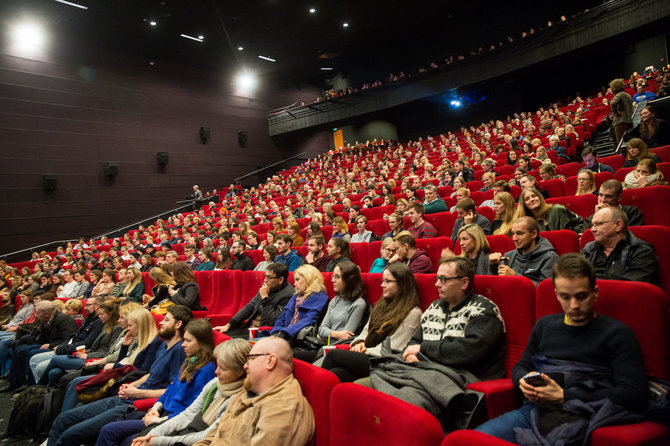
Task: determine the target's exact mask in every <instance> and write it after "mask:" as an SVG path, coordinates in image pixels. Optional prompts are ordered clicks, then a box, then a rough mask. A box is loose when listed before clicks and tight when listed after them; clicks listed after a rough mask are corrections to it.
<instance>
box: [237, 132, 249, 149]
mask: <svg viewBox="0 0 670 446" xmlns="http://www.w3.org/2000/svg"><path fill="white" fill-rule="evenodd" d="M237 142H238V143H239V144H240V147H246V146H247V132H246V131H245V130H241V131H239V132H237Z"/></svg>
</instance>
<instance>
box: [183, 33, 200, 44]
mask: <svg viewBox="0 0 670 446" xmlns="http://www.w3.org/2000/svg"><path fill="white" fill-rule="evenodd" d="M179 36H180V37H183V38H184V39H190V40H195V41H196V42H200V43H202V40H203V39H202V36H199V37H193V36H189V35H188V34H180V35H179Z"/></svg>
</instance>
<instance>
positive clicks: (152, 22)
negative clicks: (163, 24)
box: [149, 20, 158, 26]
mask: <svg viewBox="0 0 670 446" xmlns="http://www.w3.org/2000/svg"><path fill="white" fill-rule="evenodd" d="M149 25H151V26H156V25H158V22H157V21H155V20H152V21H150V22H149Z"/></svg>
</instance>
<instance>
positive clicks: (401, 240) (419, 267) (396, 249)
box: [388, 231, 435, 274]
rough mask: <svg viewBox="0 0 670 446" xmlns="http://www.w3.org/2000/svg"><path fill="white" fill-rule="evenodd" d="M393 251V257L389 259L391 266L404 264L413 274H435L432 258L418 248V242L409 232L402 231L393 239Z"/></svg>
mask: <svg viewBox="0 0 670 446" xmlns="http://www.w3.org/2000/svg"><path fill="white" fill-rule="evenodd" d="M391 251H393V257H391V258H390V259H389V261H388V263H389V264H392V263H397V262H400V263H404V264H405V265H407V266H408V267H409V270H410V271H411V272H412V274H433V273H434V272H435V270H434V269H433V262H431V261H430V257H428V254H427V253H426V251H423V250H421V249H417V248H416V240H414V237H413V236H412V234H410V232H409V231H402V232H401V233H400V234H398V235H396V236H395V237H393V245H392V246H391Z"/></svg>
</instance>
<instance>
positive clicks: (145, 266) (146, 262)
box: [140, 254, 154, 273]
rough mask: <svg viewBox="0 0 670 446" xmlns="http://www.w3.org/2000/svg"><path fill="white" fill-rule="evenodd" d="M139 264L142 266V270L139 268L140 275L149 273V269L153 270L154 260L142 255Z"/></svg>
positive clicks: (149, 256) (147, 255)
mask: <svg viewBox="0 0 670 446" xmlns="http://www.w3.org/2000/svg"><path fill="white" fill-rule="evenodd" d="M140 264H142V268H140V272H141V273H146V272H149V271H151V268H153V265H154V259H153V257H151V255H149V254H142V257H140Z"/></svg>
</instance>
